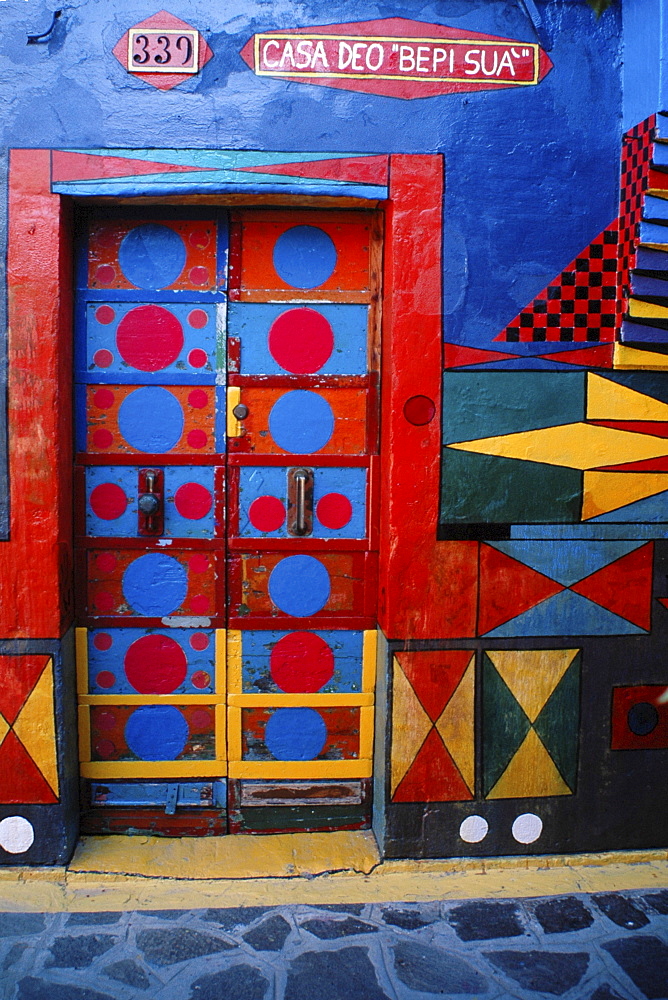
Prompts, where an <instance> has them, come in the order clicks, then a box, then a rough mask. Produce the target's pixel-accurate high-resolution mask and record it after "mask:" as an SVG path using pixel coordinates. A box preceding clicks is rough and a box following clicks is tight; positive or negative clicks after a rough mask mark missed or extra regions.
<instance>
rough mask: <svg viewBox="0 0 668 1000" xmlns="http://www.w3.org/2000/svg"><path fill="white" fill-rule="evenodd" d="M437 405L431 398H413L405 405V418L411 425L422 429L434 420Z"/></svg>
mask: <svg viewBox="0 0 668 1000" xmlns="http://www.w3.org/2000/svg"><path fill="white" fill-rule="evenodd" d="M435 413H436V404H435V403H434V401H433V399H430V398H429V396H411V398H410V399H407V400H406V402H405V403H404V416H405V418H406V420H407V421H408V423H409V424H414V425H415V426H416V427H421V426H422V425H423V424H428V423H429V422H430V421H431V420H433V419H434V414H435Z"/></svg>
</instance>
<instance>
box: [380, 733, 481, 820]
mask: <svg viewBox="0 0 668 1000" xmlns="http://www.w3.org/2000/svg"><path fill="white" fill-rule="evenodd" d="M472 798H473V795H472V794H471V790H470V789H469V788H468V786H467V784H466V782H465V781H464V779H463V778H462V776H461V774H460V773H459V771H458V770H457V766H456V764H455V762H454V761H453V759H452V757H451V756H450V754H449V753H448V751H447V750H446V748H445V744H444V743H443V740H442V739H441V737H440V735H439V733H438V731H437V730H436V729H432V730H431V732H430V733H429V734H428V735H427V738H426V740H425V741H424V743H423V744H422V746H421V747H420V749H419V750H418V753H417V756H416V757H415V760H414V761H413V763H412V764H411V766H410V767H409V769H408V771H407V772H406V774H405V775H404V777H403V778H402V780H401V781H400V783H399V787H398V788H397V790H396V792H395V793H394V795H393V796H392V801H393V802H461V801H462V800H464V799H472Z"/></svg>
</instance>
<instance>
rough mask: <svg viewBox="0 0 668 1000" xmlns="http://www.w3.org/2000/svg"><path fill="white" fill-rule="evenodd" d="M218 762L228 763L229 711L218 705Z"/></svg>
mask: <svg viewBox="0 0 668 1000" xmlns="http://www.w3.org/2000/svg"><path fill="white" fill-rule="evenodd" d="M216 760H220V761H225V762H227V709H226V707H225V705H216Z"/></svg>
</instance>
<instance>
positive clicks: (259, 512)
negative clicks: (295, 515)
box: [248, 496, 285, 531]
mask: <svg viewBox="0 0 668 1000" xmlns="http://www.w3.org/2000/svg"><path fill="white" fill-rule="evenodd" d="M248 518H249V520H250V523H251V524H252V525H253V527H254V528H256V529H257V530H258V531H277V530H278V528H280V527H281V525H282V524H283V522H284V521H285V507H284V506H283V504H282V502H281V501H280V500H279V499H278V497H271V496H264V497H257V498H256V499H255V500H253V502H252V504H251V505H250V507H249V508H248Z"/></svg>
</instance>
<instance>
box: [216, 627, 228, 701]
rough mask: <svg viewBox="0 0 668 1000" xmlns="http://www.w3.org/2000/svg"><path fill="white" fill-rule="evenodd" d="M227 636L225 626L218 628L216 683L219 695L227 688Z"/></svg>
mask: <svg viewBox="0 0 668 1000" xmlns="http://www.w3.org/2000/svg"><path fill="white" fill-rule="evenodd" d="M226 675H227V636H226V634H225V629H224V628H217V629H216V683H215V691H216V694H218V695H223V694H225V691H226V690H227V676H226Z"/></svg>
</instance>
